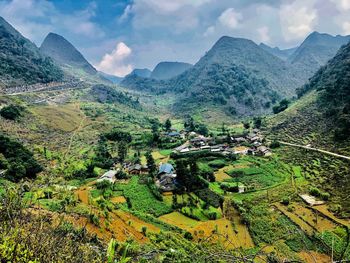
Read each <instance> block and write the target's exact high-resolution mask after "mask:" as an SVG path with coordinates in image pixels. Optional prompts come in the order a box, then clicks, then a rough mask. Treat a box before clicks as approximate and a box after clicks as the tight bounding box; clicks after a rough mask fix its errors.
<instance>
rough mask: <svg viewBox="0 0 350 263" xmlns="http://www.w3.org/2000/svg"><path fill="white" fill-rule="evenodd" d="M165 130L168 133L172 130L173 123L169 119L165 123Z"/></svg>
mask: <svg viewBox="0 0 350 263" xmlns="http://www.w3.org/2000/svg"><path fill="white" fill-rule="evenodd" d="M164 128H165V130H166V131H170V129H171V121H170V120H169V119H166V121H165V123H164Z"/></svg>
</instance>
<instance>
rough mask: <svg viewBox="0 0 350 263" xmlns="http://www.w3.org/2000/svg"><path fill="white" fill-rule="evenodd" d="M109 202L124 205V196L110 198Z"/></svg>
mask: <svg viewBox="0 0 350 263" xmlns="http://www.w3.org/2000/svg"><path fill="white" fill-rule="evenodd" d="M111 202H112V203H115V204H123V203H126V199H125V197H124V196H116V197H113V198H111Z"/></svg>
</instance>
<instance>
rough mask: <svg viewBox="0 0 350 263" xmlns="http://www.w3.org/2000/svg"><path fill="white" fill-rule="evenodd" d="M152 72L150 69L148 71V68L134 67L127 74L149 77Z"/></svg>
mask: <svg viewBox="0 0 350 263" xmlns="http://www.w3.org/2000/svg"><path fill="white" fill-rule="evenodd" d="M151 74H152V71H150V70H149V69H148V68H135V69H134V70H133V71H131V73H130V74H129V76H138V77H141V78H149V77H150V76H151Z"/></svg>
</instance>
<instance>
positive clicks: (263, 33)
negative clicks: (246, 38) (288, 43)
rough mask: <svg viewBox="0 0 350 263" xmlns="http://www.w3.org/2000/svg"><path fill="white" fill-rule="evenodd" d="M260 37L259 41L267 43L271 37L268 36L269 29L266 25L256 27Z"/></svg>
mask: <svg viewBox="0 0 350 263" xmlns="http://www.w3.org/2000/svg"><path fill="white" fill-rule="evenodd" d="M257 31H258V33H259V37H260V42H263V43H269V42H270V40H271V38H270V30H269V28H268V27H267V26H263V27H260V28H258V29H257Z"/></svg>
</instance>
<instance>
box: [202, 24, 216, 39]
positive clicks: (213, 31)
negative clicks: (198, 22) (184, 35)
mask: <svg viewBox="0 0 350 263" xmlns="http://www.w3.org/2000/svg"><path fill="white" fill-rule="evenodd" d="M214 33H215V26H210V27H208V28H207V30H205V32H204V34H203V36H204V37H208V36H210V35H212V34H214Z"/></svg>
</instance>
